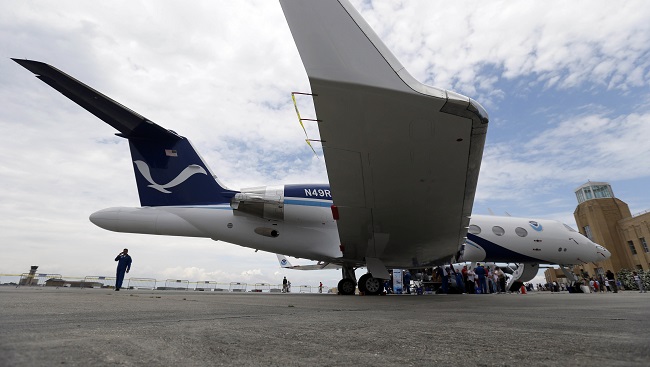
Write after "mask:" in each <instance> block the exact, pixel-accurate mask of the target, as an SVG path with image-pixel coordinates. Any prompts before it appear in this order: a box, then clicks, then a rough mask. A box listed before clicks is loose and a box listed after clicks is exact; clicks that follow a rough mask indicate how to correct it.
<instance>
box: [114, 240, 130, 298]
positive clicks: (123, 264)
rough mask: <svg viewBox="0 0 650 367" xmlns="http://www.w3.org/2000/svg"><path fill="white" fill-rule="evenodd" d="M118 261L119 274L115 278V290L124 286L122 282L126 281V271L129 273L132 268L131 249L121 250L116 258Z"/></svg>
mask: <svg viewBox="0 0 650 367" xmlns="http://www.w3.org/2000/svg"><path fill="white" fill-rule="evenodd" d="M115 261H117V275H116V279H115V290H116V291H119V290H120V288H122V282H123V281H124V273H125V272H126V273H128V272H129V270H131V256H129V249H126V248H125V249H124V250H123V251H122V252H120V253H119V254H118V255H117V257H116V258H115Z"/></svg>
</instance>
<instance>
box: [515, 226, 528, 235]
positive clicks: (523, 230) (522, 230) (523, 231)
mask: <svg viewBox="0 0 650 367" xmlns="http://www.w3.org/2000/svg"><path fill="white" fill-rule="evenodd" d="M515 233H516V234H517V236H519V237H526V236H528V231H527V230H525V229H523V228H521V227H517V228H515Z"/></svg>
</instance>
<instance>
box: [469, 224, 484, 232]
mask: <svg viewBox="0 0 650 367" xmlns="http://www.w3.org/2000/svg"><path fill="white" fill-rule="evenodd" d="M469 233H471V234H479V233H481V227H479V226H477V225H474V224H472V225H470V226H469Z"/></svg>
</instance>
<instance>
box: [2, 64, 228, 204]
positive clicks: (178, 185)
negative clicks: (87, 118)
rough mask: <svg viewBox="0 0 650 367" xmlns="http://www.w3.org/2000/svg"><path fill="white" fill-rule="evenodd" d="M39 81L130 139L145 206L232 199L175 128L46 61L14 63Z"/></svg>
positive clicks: (217, 201)
mask: <svg viewBox="0 0 650 367" xmlns="http://www.w3.org/2000/svg"><path fill="white" fill-rule="evenodd" d="M12 60H14V61H15V62H17V63H18V64H20V65H21V66H23V67H24V68H26V69H27V70H29V71H31V72H32V73H34V74H36V77H37V78H38V79H40V80H41V81H43V82H44V83H46V84H48V85H49V86H51V87H52V88H54V89H56V90H57V91H59V92H60V93H61V94H63V95H64V96H66V97H68V98H69V99H71V100H72V101H73V102H75V103H77V104H78V105H80V106H81V107H83V108H84V109H86V110H87V111H88V112H90V113H92V114H93V115H95V116H97V117H98V118H100V119H101V120H103V121H104V122H106V123H107V124H109V125H111V126H112V127H114V128H115V129H117V130H118V131H119V133H118V134H116V135H118V136H120V137H123V138H126V139H128V140H129V147H130V148H131V157H132V159H133V165H134V167H133V169H134V171H135V177H136V182H137V186H138V193H139V194H140V204H141V205H142V206H168V205H208V204H220V203H226V202H229V201H230V198H232V197H233V196H234V194H235V193H236V192H235V191H232V190H228V189H226V188H224V187H223V186H222V185H221V184H219V182H218V181H217V180H216V178H215V177H214V175H213V174H212V173H211V172H210V169H209V168H208V166H207V165H206V164H205V162H204V161H203V159H201V157H200V156H199V154H198V153H197V152H196V150H195V149H194V148H193V147H192V144H191V143H190V142H189V140H187V139H186V138H185V137H182V136H180V135H178V134H177V133H175V132H174V131H172V130H167V129H165V128H163V127H162V126H159V125H157V124H155V123H153V122H152V121H151V120H149V119H147V118H145V117H144V116H142V115H140V114H138V113H136V112H135V111H132V110H131V109H129V108H127V107H125V106H123V105H121V104H120V103H118V102H116V101H114V100H113V99H111V98H109V97H107V96H105V95H104V94H102V93H100V92H98V91H96V90H95V89H93V88H91V87H89V86H87V85H85V84H84V83H82V82H80V81H78V80H77V79H75V78H73V77H71V76H69V75H68V74H66V73H64V72H62V71H61V70H59V69H57V68H55V67H53V66H51V65H48V64H46V63H43V62H39V61H33V60H24V59H12Z"/></svg>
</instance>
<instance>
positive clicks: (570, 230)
mask: <svg viewBox="0 0 650 367" xmlns="http://www.w3.org/2000/svg"><path fill="white" fill-rule="evenodd" d="M562 224H564V223H562ZM564 226H565V227H566V229H568V230H569V232H578V231H576V230H575V229H573V228H571V227H569V226H568V225H566V224H564Z"/></svg>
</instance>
